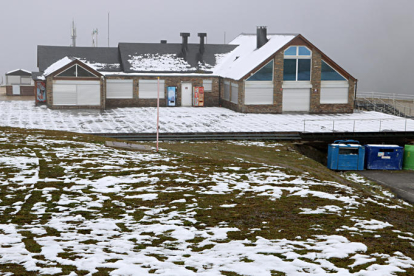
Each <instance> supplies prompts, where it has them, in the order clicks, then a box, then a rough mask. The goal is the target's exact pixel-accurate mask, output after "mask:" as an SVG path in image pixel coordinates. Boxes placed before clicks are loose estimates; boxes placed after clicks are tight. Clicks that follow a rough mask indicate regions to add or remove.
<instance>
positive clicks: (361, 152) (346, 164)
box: [328, 140, 365, 171]
mask: <svg viewBox="0 0 414 276" xmlns="http://www.w3.org/2000/svg"><path fill="white" fill-rule="evenodd" d="M364 158H365V148H364V147H363V146H361V145H360V144H359V142H358V141H355V140H337V141H335V142H334V143H333V144H330V145H329V146H328V169H331V170H338V171H349V170H355V171H356V170H358V171H362V170H363V169H364Z"/></svg>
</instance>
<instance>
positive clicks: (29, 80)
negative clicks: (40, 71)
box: [21, 77, 32, 84]
mask: <svg viewBox="0 0 414 276" xmlns="http://www.w3.org/2000/svg"><path fill="white" fill-rule="evenodd" d="M21 81H22V84H31V83H32V78H31V77H22V79H21Z"/></svg>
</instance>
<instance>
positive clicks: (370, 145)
mask: <svg viewBox="0 0 414 276" xmlns="http://www.w3.org/2000/svg"><path fill="white" fill-rule="evenodd" d="M366 146H367V147H379V148H402V147H401V146H399V145H376V144H367V145H366Z"/></svg>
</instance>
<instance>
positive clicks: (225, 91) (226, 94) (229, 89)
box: [223, 81, 231, 101]
mask: <svg viewBox="0 0 414 276" xmlns="http://www.w3.org/2000/svg"><path fill="white" fill-rule="evenodd" d="M226 88H227V89H226ZM227 90H228V91H227ZM227 92H228V93H227ZM230 94H231V85H230V82H229V81H224V87H223V99H224V100H226V101H230Z"/></svg>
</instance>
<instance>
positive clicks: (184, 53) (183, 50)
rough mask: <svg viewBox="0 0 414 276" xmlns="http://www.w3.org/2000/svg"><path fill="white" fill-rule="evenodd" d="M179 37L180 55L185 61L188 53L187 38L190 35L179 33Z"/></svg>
mask: <svg viewBox="0 0 414 276" xmlns="http://www.w3.org/2000/svg"><path fill="white" fill-rule="evenodd" d="M180 36H181V37H182V38H183V42H182V43H181V55H182V56H183V58H184V59H185V58H186V56H187V51H188V37H189V36H190V33H180Z"/></svg>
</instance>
